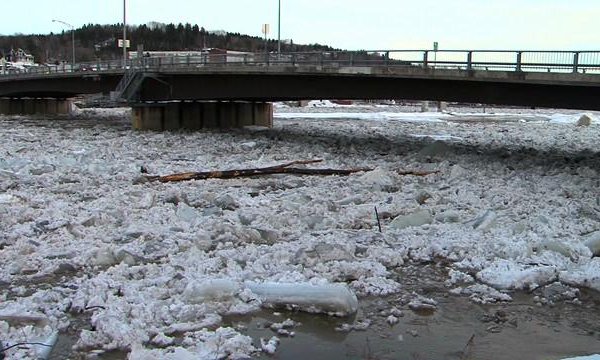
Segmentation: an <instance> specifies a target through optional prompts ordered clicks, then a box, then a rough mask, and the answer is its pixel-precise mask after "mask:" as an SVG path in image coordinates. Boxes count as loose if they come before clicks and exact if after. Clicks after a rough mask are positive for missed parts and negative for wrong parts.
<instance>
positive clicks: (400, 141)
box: [0, 106, 600, 359]
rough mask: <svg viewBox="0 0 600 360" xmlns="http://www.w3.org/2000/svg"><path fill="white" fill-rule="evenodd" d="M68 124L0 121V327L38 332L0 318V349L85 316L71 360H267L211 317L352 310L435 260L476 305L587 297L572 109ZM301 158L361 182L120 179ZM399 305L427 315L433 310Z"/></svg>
mask: <svg viewBox="0 0 600 360" xmlns="http://www.w3.org/2000/svg"><path fill="white" fill-rule="evenodd" d="M521 111H522V110H521ZM77 114H78V116H80V117H79V118H78V119H56V120H43V119H30V118H24V117H0V123H2V126H0V136H1V137H2V139H3V141H2V142H0V219H1V221H0V234H1V235H0V249H1V251H0V282H2V283H3V284H4V283H8V284H11V286H10V287H8V288H7V289H6V290H5V291H3V292H2V293H1V294H0V300H2V301H1V303H0V315H5V316H22V317H27V316H35V317H39V318H43V319H45V320H44V322H43V323H39V324H38V323H34V324H30V323H27V324H26V323H19V322H17V323H15V322H12V321H7V320H6V319H3V318H2V317H1V316H0V339H2V341H3V342H6V343H15V342H20V341H27V340H30V341H31V340H36V339H51V336H52V334H54V333H55V332H56V331H64V330H66V329H67V328H69V326H70V314H71V313H85V314H87V315H89V316H90V320H89V322H90V325H92V327H90V328H93V329H94V330H84V331H82V332H81V334H80V335H79V339H78V342H77V345H76V347H77V349H81V350H83V351H87V350H90V349H103V350H111V349H121V350H124V351H128V352H130V354H129V357H130V359H192V358H226V357H231V358H245V357H248V356H250V355H252V354H256V353H257V352H260V351H266V352H269V353H272V352H276V349H277V347H278V346H285V342H284V343H283V344H280V343H279V341H278V340H273V338H271V339H263V341H262V342H261V341H259V339H252V338H250V337H248V336H246V335H244V333H243V331H242V330H240V329H233V328H227V327H224V324H223V319H224V318H225V317H227V316H231V315H237V314H250V313H253V312H256V311H259V309H261V308H263V307H270V306H283V307H291V308H299V309H301V310H305V311H309V312H324V313H329V314H336V315H349V314H354V313H355V312H357V311H359V309H360V307H361V303H362V300H363V299H364V298H365V297H372V296H375V297H386V296H390V295H394V294H397V293H399V292H401V291H402V290H403V279H402V277H399V276H398V275H397V274H398V272H397V270H398V268H401V267H403V266H405V265H406V264H409V263H410V264H418V263H419V262H431V261H438V260H442V262H441V263H443V264H444V265H441V266H444V267H446V268H447V270H448V278H447V282H446V285H447V289H448V292H449V293H450V294H453V295H455V296H466V297H469V298H471V299H472V300H473V301H475V302H479V303H489V302H506V301H511V300H512V297H511V294H512V293H513V292H514V291H515V290H521V289H522V290H527V291H529V290H532V289H535V288H537V287H540V286H544V285H548V284H556V283H563V284H567V285H569V286H573V287H586V288H591V289H595V290H600V278H599V275H598V274H600V260H598V258H595V257H593V255H594V254H595V253H597V252H598V244H597V243H598V240H597V234H595V233H594V232H595V231H598V228H597V223H598V221H600V206H599V205H598V204H599V200H598V198H599V196H600V195H599V194H598V193H597V188H598V168H597V159H596V153H598V152H599V151H600V148H599V147H600V144H599V143H598V138H599V136H600V127H599V126H598V123H597V122H596V121H595V119H596V118H597V114H595V113H591V114H588V115H589V116H590V118H591V119H592V121H591V124H590V125H589V126H585V127H578V126H576V124H577V122H578V120H579V119H580V118H581V116H582V115H583V113H582V112H572V111H560V110H551V111H530V112H529V113H527V112H524V111H522V112H521V113H518V112H517V111H516V110H512V109H507V110H506V111H505V110H503V111H501V112H500V113H499V114H494V115H486V114H481V113H480V114H474V113H473V111H472V109H470V110H465V111H464V112H456V113H443V114H440V113H410V112H406V109H405V108H402V107H393V106H390V107H380V106H363V107H343V108H340V107H311V108H307V109H302V110H299V109H297V108H290V107H283V106H278V107H277V113H276V116H275V118H276V121H275V128H274V129H272V130H265V129H244V130H236V131H231V132H230V133H227V132H211V131H207V132H202V133H184V132H173V133H153V132H136V131H132V130H130V129H129V127H128V125H127V123H126V122H124V121H123V120H120V119H121V118H122V117H123V116H124V115H126V114H128V110H126V109H104V110H95V109H86V110H85V111H80V112H78V113H77ZM465 114H471V115H468V116H472V118H469V119H467V120H468V121H465V118H464V117H465V116H467V115H465ZM486 116H487V117H488V118H491V120H490V121H486ZM475 118H477V119H475ZM499 119H502V121H499ZM521 120H524V121H521ZM316 158H320V159H323V160H324V161H323V162H322V163H319V164H315V165H311V166H315V167H322V168H363V167H364V168H369V169H372V170H371V171H364V172H359V173H356V174H353V175H351V176H347V177H341V176H326V177H295V176H287V175H283V176H272V177H257V178H250V179H231V180H217V179H214V180H207V181H192V182H187V183H178V184H161V183H149V182H145V183H134V182H135V180H136V179H138V178H139V176H140V168H141V167H142V166H144V167H145V168H146V169H148V171H149V172H150V173H151V174H169V173H175V172H183V171H203V170H217V169H218V170H225V169H235V168H250V167H260V166H273V165H276V164H280V163H285V162H288V161H293V160H298V159H316ZM405 170H419V171H434V172H435V173H433V174H432V175H429V176H402V175H399V174H398V171H405ZM375 207H377V209H378V213H379V216H380V221H381V223H382V232H381V233H380V232H379V230H378V225H377V218H376V217H375V212H374V208H375ZM43 279H50V280H43ZM40 281H47V283H45V286H38V284H39V283H40ZM532 296H533V295H532ZM410 304H411V305H410V307H412V308H414V309H417V310H422V309H435V307H436V299H430V298H424V297H422V296H420V295H419V294H415V295H414V296H413V298H412V299H411V303H410ZM398 314H401V310H398V312H397V313H394V314H388V316H393V317H394V318H398V317H399V315H398ZM394 318H392V317H390V318H389V319H387V321H388V322H389V323H390V324H392V323H395V321H396V320H394ZM347 321H350V322H352V320H347ZM365 324H366V325H365ZM369 324H370V322H369V321H368V319H365V321H364V322H361V323H356V324H346V325H347V326H345V327H340V329H341V330H342V331H344V330H345V331H349V330H359V329H365V328H367V327H368V326H369ZM279 330H286V331H288V332H290V331H289V329H287V328H284V327H282V328H281V329H278V330H277V331H279ZM182 334H185V335H182ZM277 335H282V336H286V335H288V336H289V334H286V333H284V332H282V333H281V334H279V333H278V334H277ZM173 339H176V340H177V341H174V340H173ZM292 341H293V339H292ZM156 346H158V347H161V348H160V349H155V348H151V347H156ZM163 347H164V348H163ZM34 351H35V350H34V349H30V350H25V349H15V351H13V352H11V353H10V354H9V358H11V359H12V358H15V359H21V358H28V357H32V356H35V354H34V353H33V352H34Z"/></svg>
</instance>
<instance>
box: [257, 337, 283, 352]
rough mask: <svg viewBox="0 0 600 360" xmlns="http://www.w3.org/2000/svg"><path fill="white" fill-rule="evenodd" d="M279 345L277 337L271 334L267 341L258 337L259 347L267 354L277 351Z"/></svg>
mask: <svg viewBox="0 0 600 360" xmlns="http://www.w3.org/2000/svg"><path fill="white" fill-rule="evenodd" d="M278 345H279V338H278V337H277V336H273V337H272V338H271V339H269V341H266V340H265V339H264V338H260V347H261V348H262V350H263V351H264V352H266V353H267V354H274V353H275V351H277V346H278Z"/></svg>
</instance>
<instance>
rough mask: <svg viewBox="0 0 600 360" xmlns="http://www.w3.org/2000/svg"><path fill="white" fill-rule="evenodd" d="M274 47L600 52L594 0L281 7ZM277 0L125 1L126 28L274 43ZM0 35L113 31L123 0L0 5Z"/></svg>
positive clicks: (320, 2) (333, 1) (320, 1)
mask: <svg viewBox="0 0 600 360" xmlns="http://www.w3.org/2000/svg"><path fill="white" fill-rule="evenodd" d="M281 2H282V27H281V37H282V39H293V40H294V42H296V43H320V44H327V45H331V46H334V47H338V48H344V49H371V50H375V49H421V48H431V46H432V43H433V42H434V41H438V42H439V44H440V49H565V50H577V49H581V50H591V49H593V50H599V49H600V26H599V25H598V21H599V19H600V1H599V0H370V1H365V0H281ZM277 4H278V0H204V1H202V0H161V1H158V0H127V9H128V15H127V19H128V23H133V24H143V23H147V22H149V21H159V22H175V23H179V22H182V23H186V22H189V23H192V24H198V25H200V26H204V28H206V29H207V30H226V31H230V32H240V33H245V34H249V35H257V36H258V35H260V32H261V24H263V23H269V24H270V25H271V36H270V37H272V38H277ZM1 11H2V14H3V16H2V20H0V34H5V35H7V34H14V33H25V34H29V33H49V32H51V31H53V32H60V31H62V30H63V29H64V28H65V26H64V25H61V24H59V23H53V22H52V19H58V20H62V21H65V22H68V23H71V24H73V25H75V26H77V27H78V26H81V25H83V24H86V23H100V24H108V23H121V22H122V19H123V0H31V1H27V2H19V1H6V2H3V3H2V10H1Z"/></svg>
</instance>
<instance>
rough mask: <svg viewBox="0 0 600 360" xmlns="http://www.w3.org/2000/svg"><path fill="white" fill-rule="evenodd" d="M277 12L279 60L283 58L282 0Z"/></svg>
mask: <svg viewBox="0 0 600 360" xmlns="http://www.w3.org/2000/svg"><path fill="white" fill-rule="evenodd" d="M278 9H279V10H278V12H277V60H281V0H279V8H278Z"/></svg>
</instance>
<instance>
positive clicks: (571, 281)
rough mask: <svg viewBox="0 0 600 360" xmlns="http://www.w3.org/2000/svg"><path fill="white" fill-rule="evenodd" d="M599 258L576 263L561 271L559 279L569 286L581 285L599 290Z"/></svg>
mask: <svg viewBox="0 0 600 360" xmlns="http://www.w3.org/2000/svg"><path fill="white" fill-rule="evenodd" d="M598 274H600V258H593V259H592V260H591V261H589V262H587V263H584V264H581V265H578V266H576V267H574V268H571V269H568V270H567V271H561V272H560V274H559V280H560V281H561V282H563V283H565V284H568V285H571V286H582V287H587V288H590V289H594V290H596V291H600V277H599V276H598Z"/></svg>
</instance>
